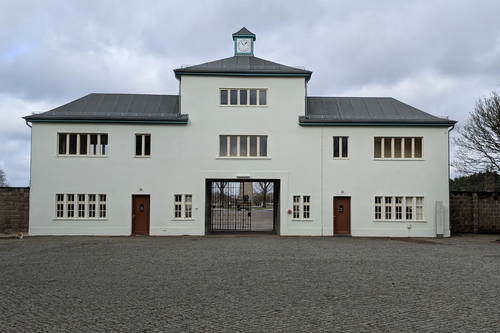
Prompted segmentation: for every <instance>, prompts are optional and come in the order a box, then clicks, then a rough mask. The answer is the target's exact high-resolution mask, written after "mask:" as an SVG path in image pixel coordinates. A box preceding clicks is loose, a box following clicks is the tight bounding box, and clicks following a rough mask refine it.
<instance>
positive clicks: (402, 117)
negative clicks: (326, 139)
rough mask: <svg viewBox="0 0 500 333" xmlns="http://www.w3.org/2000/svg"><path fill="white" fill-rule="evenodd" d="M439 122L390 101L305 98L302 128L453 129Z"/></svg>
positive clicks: (379, 99)
mask: <svg viewBox="0 0 500 333" xmlns="http://www.w3.org/2000/svg"><path fill="white" fill-rule="evenodd" d="M455 123H456V121H454V120H450V119H446V118H440V117H436V116H433V115H431V114H429V113H426V112H424V111H422V110H419V109H417V108H414V107H413V106H410V105H408V104H405V103H402V102H400V101H398V100H396V99H394V98H390V97H307V109H306V115H305V116H299V124H301V125H314V124H316V125H327V124H331V125H337V124H338V125H341V124H352V125H355V124H379V125H381V124H394V125H397V124H400V125H402V124H407V125H449V126H451V125H453V124H455Z"/></svg>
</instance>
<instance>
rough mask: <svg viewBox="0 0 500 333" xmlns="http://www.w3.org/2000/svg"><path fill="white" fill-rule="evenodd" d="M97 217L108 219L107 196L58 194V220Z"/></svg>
mask: <svg viewBox="0 0 500 333" xmlns="http://www.w3.org/2000/svg"><path fill="white" fill-rule="evenodd" d="M97 207H99V208H97ZM96 212H97V213H96ZM96 216H98V217H99V218H106V194H99V195H97V194H56V218H71V219H95V218H96Z"/></svg>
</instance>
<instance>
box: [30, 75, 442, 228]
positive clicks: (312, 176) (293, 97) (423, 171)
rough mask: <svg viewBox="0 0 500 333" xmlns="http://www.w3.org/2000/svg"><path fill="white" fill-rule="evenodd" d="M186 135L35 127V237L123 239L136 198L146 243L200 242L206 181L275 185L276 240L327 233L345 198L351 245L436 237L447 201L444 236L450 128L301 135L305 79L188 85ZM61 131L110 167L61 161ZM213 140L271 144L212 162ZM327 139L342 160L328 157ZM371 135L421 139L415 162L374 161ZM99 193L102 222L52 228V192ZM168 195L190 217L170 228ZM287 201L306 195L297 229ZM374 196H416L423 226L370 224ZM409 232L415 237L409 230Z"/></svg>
mask: <svg viewBox="0 0 500 333" xmlns="http://www.w3.org/2000/svg"><path fill="white" fill-rule="evenodd" d="M180 88H181V89H180V93H181V112H182V113H184V114H189V121H188V124H187V125H151V124H110V123H109V124H106V123H92V124H91V123H67V122H66V123H65V122H60V123H38V122H35V123H33V129H32V171H31V199H30V200H31V203H30V230H29V233H30V235H130V234H131V232H132V195H143V194H148V195H150V198H151V214H150V234H151V235H157V236H160V235H204V234H205V204H206V202H205V180H206V179H237V175H239V174H240V175H241V174H247V175H249V178H248V180H252V179H269V180H276V179H279V180H280V184H281V189H280V190H281V191H280V210H279V212H280V218H279V220H280V226H279V230H280V234H281V235H314V236H331V235H333V197H334V196H349V197H351V234H352V235H353V236H395V237H408V236H412V237H413V236H424V237H435V236H436V233H437V230H436V217H435V215H436V214H435V208H434V207H435V202H436V201H443V204H444V212H445V220H444V221H445V227H444V235H445V236H449V199H448V196H449V192H448V129H447V128H446V127H418V126H387V127H381V126H326V127H321V126H303V127H301V126H299V124H298V116H299V115H303V114H304V112H305V111H304V110H305V80H304V78H298V77H297V78H293V77H289V78H285V77H283V78H277V77H227V76H224V77H223V76H221V77H217V76H183V77H182V81H181V86H180ZM220 88H249V89H250V88H252V89H259V88H261V89H267V91H268V93H267V94H268V96H267V100H268V105H267V106H265V107H259V106H246V107H243V106H234V107H232V106H220V105H219V89H220ZM57 133H107V134H108V141H109V144H108V146H109V148H108V155H107V156H106V157H95V156H58V155H57ZM136 133H148V134H151V157H142V158H139V157H135V156H134V152H135V141H134V140H135V134H136ZM219 135H267V136H268V149H267V150H268V156H267V157H266V158H223V157H219ZM333 136H348V137H349V158H348V159H344V160H337V159H333V158H332V156H333V154H332V150H333V148H332V146H333ZM375 136H389V137H391V136H392V137H396V136H406V137H423V138H424V139H423V145H424V155H423V158H422V159H419V160H399V161H396V160H375V159H374V157H373V155H374V153H373V149H374V148H373V140H374V137H375ZM67 193H69V194H106V195H107V217H106V218H105V219H64V218H56V217H55V216H56V208H55V200H56V199H55V198H56V194H67ZM174 194H192V195H193V217H192V219H188V220H182V219H174ZM293 195H310V196H311V218H310V219H307V220H294V219H292V215H289V214H287V210H288V209H291V208H292V197H293ZM375 196H423V197H424V198H425V209H424V211H425V220H424V221H419V222H417V221H412V222H411V223H410V222H406V221H403V222H379V221H374V198H375ZM409 224H411V226H410V228H408V225H409Z"/></svg>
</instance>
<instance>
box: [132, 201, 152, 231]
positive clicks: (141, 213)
mask: <svg viewBox="0 0 500 333" xmlns="http://www.w3.org/2000/svg"><path fill="white" fill-rule="evenodd" d="M149 206H150V198H149V195H133V196H132V235H149Z"/></svg>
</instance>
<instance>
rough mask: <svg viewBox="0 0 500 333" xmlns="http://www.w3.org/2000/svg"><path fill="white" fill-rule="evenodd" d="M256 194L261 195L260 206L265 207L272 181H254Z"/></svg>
mask: <svg viewBox="0 0 500 333" xmlns="http://www.w3.org/2000/svg"><path fill="white" fill-rule="evenodd" d="M254 184H255V190H256V192H257V194H260V195H262V207H266V201H267V195H268V194H269V193H270V192H271V191H272V190H273V186H274V183H273V182H255V183H254Z"/></svg>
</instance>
